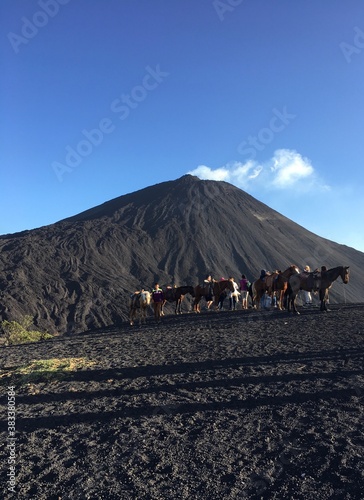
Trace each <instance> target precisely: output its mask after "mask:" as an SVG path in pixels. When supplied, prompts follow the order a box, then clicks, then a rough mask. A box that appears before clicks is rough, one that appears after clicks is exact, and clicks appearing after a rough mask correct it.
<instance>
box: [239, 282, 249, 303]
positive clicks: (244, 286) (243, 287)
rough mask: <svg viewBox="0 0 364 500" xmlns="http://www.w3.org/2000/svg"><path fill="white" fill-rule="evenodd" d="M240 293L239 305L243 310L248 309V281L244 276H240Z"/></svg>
mask: <svg viewBox="0 0 364 500" xmlns="http://www.w3.org/2000/svg"><path fill="white" fill-rule="evenodd" d="M239 285H240V293H241V299H242V302H241V305H242V308H243V309H248V295H249V281H248V280H247V278H246V276H245V274H242V275H241V280H240V283H239Z"/></svg>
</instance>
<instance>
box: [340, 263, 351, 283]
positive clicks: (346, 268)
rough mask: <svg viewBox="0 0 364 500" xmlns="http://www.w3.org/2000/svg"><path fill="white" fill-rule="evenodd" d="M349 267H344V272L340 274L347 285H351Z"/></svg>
mask: <svg viewBox="0 0 364 500" xmlns="http://www.w3.org/2000/svg"><path fill="white" fill-rule="evenodd" d="M349 274H350V272H349V266H343V267H342V271H341V273H340V276H341V279H342V280H343V283H345V285H347V284H348V283H349Z"/></svg>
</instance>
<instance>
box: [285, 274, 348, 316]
mask: <svg viewBox="0 0 364 500" xmlns="http://www.w3.org/2000/svg"><path fill="white" fill-rule="evenodd" d="M339 276H340V277H341V279H342V282H343V283H344V284H345V285H346V284H347V283H349V266H338V267H333V268H332V269H328V270H327V271H321V273H319V274H318V275H317V274H316V273H299V274H296V275H293V276H291V277H290V279H289V287H288V312H290V311H291V309H292V311H293V312H295V313H297V314H300V313H299V312H298V311H297V308H296V297H297V294H298V292H299V290H306V291H308V292H312V291H317V290H318V291H319V297H320V301H321V305H320V311H327V310H328V309H327V307H326V302H327V300H328V298H329V288H331V286H332V284H333V282H334V281H335V280H336V279H337V278H338V277H339Z"/></svg>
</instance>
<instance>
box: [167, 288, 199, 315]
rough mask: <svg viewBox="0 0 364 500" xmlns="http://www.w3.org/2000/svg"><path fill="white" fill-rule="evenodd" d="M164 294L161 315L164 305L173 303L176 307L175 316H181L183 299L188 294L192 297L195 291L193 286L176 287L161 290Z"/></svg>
mask: <svg viewBox="0 0 364 500" xmlns="http://www.w3.org/2000/svg"><path fill="white" fill-rule="evenodd" d="M163 292H164V302H163V305H162V314H163V307H164V304H165V303H166V302H167V301H168V302H175V303H176V307H175V310H174V312H175V314H182V301H183V299H184V298H185V295H187V294H188V293H189V294H190V295H192V297H194V296H195V290H194V288H193V286H177V287H175V288H165V289H164V290H163Z"/></svg>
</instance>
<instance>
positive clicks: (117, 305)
mask: <svg viewBox="0 0 364 500" xmlns="http://www.w3.org/2000/svg"><path fill="white" fill-rule="evenodd" d="M0 248H1V253H0V270H1V273H0V276H1V278H0V291H1V296H0V307H1V310H0V313H1V315H2V317H3V318H10V319H17V318H18V317H19V316H20V315H22V314H33V315H35V316H36V321H37V324H38V325H39V326H41V327H44V328H47V329H49V330H50V331H55V330H58V331H60V332H65V331H82V330H86V329H88V328H95V327H99V326H105V325H109V324H112V323H117V322H120V321H121V320H122V319H125V318H126V312H127V303H128V294H129V293H130V292H132V291H134V290H135V289H136V288H138V287H140V286H141V285H143V286H145V287H151V286H152V285H153V283H154V282H155V281H156V280H158V281H159V282H160V283H161V284H162V285H165V284H168V283H171V284H172V283H175V284H177V285H182V284H192V285H195V284H197V283H198V282H199V281H200V280H201V279H202V277H203V276H204V275H205V274H206V273H212V274H213V275H214V276H215V277H220V276H225V277H226V276H228V275H232V276H234V277H235V279H237V278H239V276H240V274H241V273H243V272H244V273H245V274H247V276H248V278H250V279H251V280H253V279H255V278H256V277H258V275H259V272H260V269H262V268H266V269H276V268H280V269H282V270H283V269H285V268H287V267H288V266H289V265H290V264H292V263H294V264H297V265H298V266H299V267H303V265H305V264H308V265H310V266H311V267H312V268H314V267H318V266H321V265H323V264H325V265H326V266H328V267H334V266H337V265H350V268H351V274H352V277H351V281H350V284H349V285H348V286H346V287H345V289H344V288H343V285H341V284H339V281H340V279H339V280H338V282H337V283H335V284H334V286H333V289H332V295H331V297H332V298H333V299H334V300H337V301H342V302H343V301H344V300H347V301H351V302H358V301H361V300H362V297H363V292H364V290H363V285H362V283H363V282H364V272H363V269H364V254H363V253H362V252H358V251H356V250H354V249H352V248H349V247H347V246H345V245H339V244H337V243H334V242H331V241H329V240H326V239H324V238H321V237H319V236H317V235H315V234H313V233H311V232H309V231H307V230H306V229H304V228H302V227H301V226H299V225H297V224H295V223H294V222H292V221H291V220H289V219H287V218H286V217H284V216H282V215H281V214H279V213H278V212H276V211H274V210H272V209H270V208H269V207H268V206H266V205H264V204H263V203H261V202H259V201H258V200H256V199H255V198H253V197H251V196H250V195H248V194H247V193H245V192H244V191H241V190H240V189H238V188H236V187H234V186H232V185H230V184H228V183H225V182H216V181H201V180H199V179H198V178H197V177H193V176H190V175H187V176H183V177H182V178H180V179H177V180H176V181H169V182H164V183H161V184H157V185H155V186H151V187H148V188H145V189H142V190H140V191H137V192H135V193H131V194H128V195H125V196H121V197H119V198H116V199H114V200H111V201H109V202H106V203H104V204H102V205H99V206H97V207H95V208H92V209H90V210H87V211H85V212H82V213H80V214H78V215H76V216H74V217H71V218H68V219H65V220H63V221H60V222H58V223H56V224H53V225H50V226H45V227H42V228H39V229H35V230H32V231H24V232H22V233H17V234H14V235H6V236H3V237H0ZM344 293H345V295H343V294H344Z"/></svg>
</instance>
